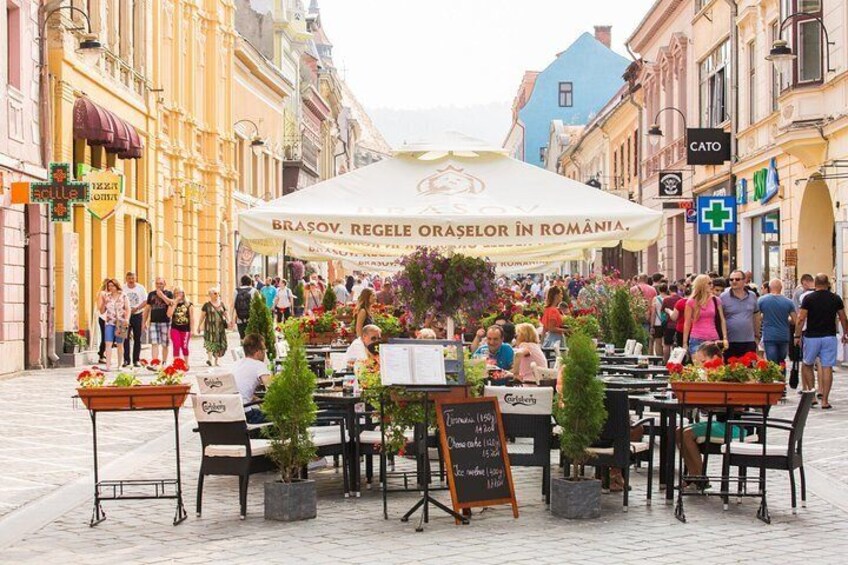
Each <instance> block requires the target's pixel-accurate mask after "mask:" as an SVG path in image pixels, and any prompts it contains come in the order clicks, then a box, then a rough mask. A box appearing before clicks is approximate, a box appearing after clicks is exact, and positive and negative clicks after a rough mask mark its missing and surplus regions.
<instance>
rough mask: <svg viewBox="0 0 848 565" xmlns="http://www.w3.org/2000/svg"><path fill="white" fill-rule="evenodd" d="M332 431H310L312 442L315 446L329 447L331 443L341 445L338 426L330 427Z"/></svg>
mask: <svg viewBox="0 0 848 565" xmlns="http://www.w3.org/2000/svg"><path fill="white" fill-rule="evenodd" d="M329 429H330V430H332V431H328V432H310V435H311V436H312V443H314V444H315V447H327V446H330V445H341V444H342V439H341V436H340V434H339V430H338V428H336V427H331V428H329Z"/></svg>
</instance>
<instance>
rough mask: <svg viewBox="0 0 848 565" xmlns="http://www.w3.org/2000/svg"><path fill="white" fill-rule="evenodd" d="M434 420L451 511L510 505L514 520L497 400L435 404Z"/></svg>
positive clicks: (482, 399)
mask: <svg viewBox="0 0 848 565" xmlns="http://www.w3.org/2000/svg"><path fill="white" fill-rule="evenodd" d="M436 417H437V420H438V423H439V437H440V441H441V442H442V452H443V453H444V454H445V455H444V457H445V462H446V467H447V471H448V484H449V485H450V491H451V499H452V500H453V506H454V509H456V510H459V509H462V508H473V507H477V506H495V505H498V504H512V505H513V514H514V515H515V517H516V518H517V517H518V505H517V504H516V501H515V489H514V487H513V484H512V474H511V471H510V467H509V457H508V455H507V451H506V438H505V436H504V432H503V423H502V421H501V414H500V410H499V408H498V402H497V399H495V398H466V399H463V400H456V401H445V402H437V404H436Z"/></svg>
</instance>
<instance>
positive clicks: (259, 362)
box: [233, 334, 271, 424]
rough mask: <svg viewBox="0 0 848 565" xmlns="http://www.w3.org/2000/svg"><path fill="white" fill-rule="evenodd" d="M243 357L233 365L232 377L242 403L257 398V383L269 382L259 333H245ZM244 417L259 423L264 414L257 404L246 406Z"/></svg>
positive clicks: (263, 348) (269, 378)
mask: <svg viewBox="0 0 848 565" xmlns="http://www.w3.org/2000/svg"><path fill="white" fill-rule="evenodd" d="M241 346H242V348H243V349H244V357H243V358H242V359H239V360H238V361H236V364H235V365H233V377H234V378H235V381H236V387H237V388H238V391H239V394H240V395H241V399H242V403H244V404H248V403H250V402H254V401H256V400H258V399H257V397H256V389H257V388H259V385H260V384H262V385H267V384H268V383H269V382H271V371H270V370H269V369H268V363H267V362H266V361H265V339H264V338H263V337H262V336H261V335H259V334H247V335H246V336H244V341H242V345H241ZM245 419H246V420H247V423H248V424H261V423H262V422H264V421H265V415H264V414H263V413H262V410H260V409H259V406H247V407H246V409H245Z"/></svg>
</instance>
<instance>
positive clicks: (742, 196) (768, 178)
mask: <svg viewBox="0 0 848 565" xmlns="http://www.w3.org/2000/svg"><path fill="white" fill-rule="evenodd" d="M753 185H754V194H753V195H751V200H750V202H754V201H756V200H759V202H760V204H767V203H768V202H769V201H771V199H772V198H774V197H775V196H776V195H777V194H778V193H779V192H780V175H779V174H778V172H777V159H776V158H774V157H772V159H771V161H769V166H768V167H767V168H765V169H760V170H759V171H756V172H755V173H754V178H753ZM748 202H749V200H748V180H747V179H739V182H738V183H737V184H736V203H737V204H740V205H744V204H748Z"/></svg>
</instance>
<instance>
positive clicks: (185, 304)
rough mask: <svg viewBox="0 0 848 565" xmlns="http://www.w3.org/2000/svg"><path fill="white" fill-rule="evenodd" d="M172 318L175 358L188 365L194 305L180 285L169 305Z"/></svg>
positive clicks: (169, 314)
mask: <svg viewBox="0 0 848 565" xmlns="http://www.w3.org/2000/svg"><path fill="white" fill-rule="evenodd" d="M168 317H169V318H170V319H171V332H170V337H171V343H173V344H174V360H176V359H183V360H184V361H185V362H186V367H188V344H189V342H190V341H191V328H192V323H191V322H192V305H191V302H189V301H188V299H187V298H186V295H185V291H184V290H183V289H181V288H179V287H175V288H174V300H173V301H172V302H171V305H170V306H169V307H168Z"/></svg>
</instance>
